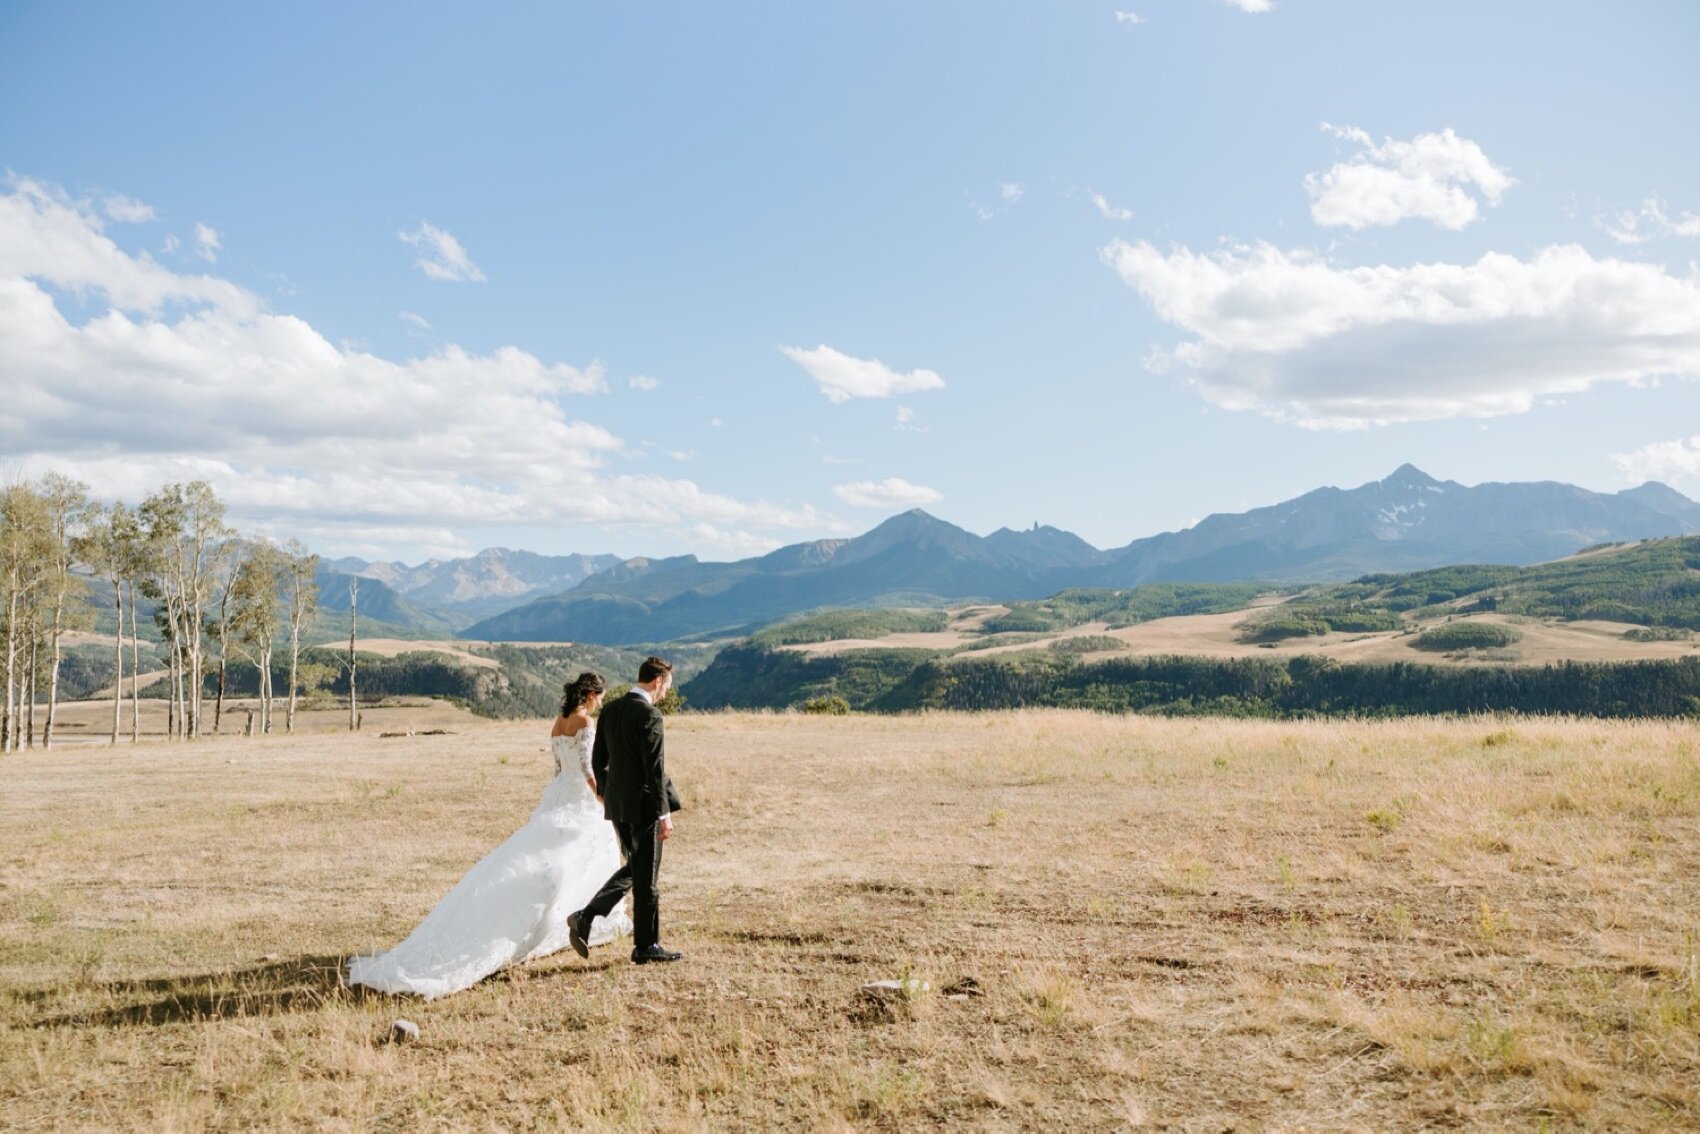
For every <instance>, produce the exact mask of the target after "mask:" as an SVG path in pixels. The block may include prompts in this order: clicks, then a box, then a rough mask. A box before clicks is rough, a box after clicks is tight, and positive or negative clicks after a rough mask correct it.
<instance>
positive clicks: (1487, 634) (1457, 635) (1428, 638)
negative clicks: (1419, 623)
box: [1411, 622, 1523, 651]
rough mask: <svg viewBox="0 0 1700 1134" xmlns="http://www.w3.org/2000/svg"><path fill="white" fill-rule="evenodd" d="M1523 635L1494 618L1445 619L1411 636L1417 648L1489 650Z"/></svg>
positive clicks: (1509, 642)
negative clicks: (1458, 620)
mask: <svg viewBox="0 0 1700 1134" xmlns="http://www.w3.org/2000/svg"><path fill="white" fill-rule="evenodd" d="M1522 637H1523V632H1522V631H1521V630H1518V629H1516V628H1515V627H1511V626H1506V625H1503V624H1501V623H1498V622H1448V623H1446V624H1445V625H1442V626H1436V627H1434V628H1433V629H1432V630H1424V631H1423V632H1422V633H1421V634H1418V635H1417V636H1416V637H1415V638H1413V639H1412V640H1411V645H1413V646H1415V647H1416V648H1417V649H1419V650H1435V651H1445V650H1493V649H1501V648H1503V647H1505V646H1509V645H1511V643H1513V642H1515V641H1517V640H1519V639H1520V638H1522Z"/></svg>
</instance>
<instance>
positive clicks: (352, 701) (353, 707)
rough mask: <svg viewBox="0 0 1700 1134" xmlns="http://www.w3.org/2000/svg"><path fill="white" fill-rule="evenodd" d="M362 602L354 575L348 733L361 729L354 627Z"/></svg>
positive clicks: (350, 589)
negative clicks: (356, 612) (355, 678)
mask: <svg viewBox="0 0 1700 1134" xmlns="http://www.w3.org/2000/svg"><path fill="white" fill-rule="evenodd" d="M359 601H360V576H358V575H353V576H350V577H349V580H348V731H349V732H354V731H355V730H357V729H358V728H359V727H360V712H359V709H358V708H357V703H358V698H357V697H356V695H355V692H354V671H355V668H356V659H355V656H354V626H355V618H356V615H355V608H356V607H357V605H358V604H359Z"/></svg>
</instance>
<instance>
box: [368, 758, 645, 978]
mask: <svg viewBox="0 0 1700 1134" xmlns="http://www.w3.org/2000/svg"><path fill="white" fill-rule="evenodd" d="M594 733H595V726H594V725H591V726H587V727H585V728H582V729H580V730H579V732H578V735H576V736H572V737H567V736H557V737H554V738H552V739H551V740H550V747H551V748H553V749H554V753H555V778H554V779H552V780H550V781H549V786H547V787H546V788H544V789H543V799H542V801H541V802H539V803H538V805H537V809H536V810H535V811H533V812H532V813H531V818H530V819H529V820H527V821H526V824H525V826H523V827H521V828H520V829H519V830H518V831H515V832H514V833H513V835H512V836H510V837H509V838H508V840H507V841H506V842H504V843H503V844H502V845H501V846H499V847H497V848H496V849H495V850H493V851H491V852H490V853H489V854H487V855H485V856H484V857H483V858H482V859H481V860H480V861H479V862H478V864H477V865H476V866H474V867H473V868H472V869H471V870H468V871H467V872H466V875H465V877H463V878H462V879H461V880H460V881H459V882H457V883H455V885H454V888H453V889H451V890H450V891H449V892H448V893H447V894H445V895H443V900H442V901H440V902H438V903H437V907H436V908H435V909H433V910H432V911H431V912H430V913H429V914H426V915H425V920H424V921H422V922H420V923H419V927H418V928H417V929H415V930H414V931H413V932H412V933H410V934H408V936H407V940H405V941H403V942H402V943H401V944H399V945H397V946H396V947H395V948H393V949H391V950H390V951H389V952H387V953H379V954H378V955H376V956H360V957H352V958H350V959H349V962H348V983H349V984H350V985H357V984H359V985H365V986H366V987H368V988H375V989H377V990H378V991H380V992H389V993H403V992H407V993H413V994H414V995H416V996H422V997H424V998H425V999H426V1000H430V999H433V998H434V997H438V996H446V995H448V994H449V993H451V992H459V991H460V990H461V989H463V988H469V987H471V986H472V985H474V984H477V983H478V982H479V981H481V980H483V979H484V978H485V977H487V976H489V975H490V974H491V973H493V972H495V971H496V970H497V969H500V968H504V967H505V966H507V965H511V964H515V963H516V962H519V961H524V960H528V959H530V958H532V957H542V956H545V955H547V954H549V953H553V952H555V951H556V950H558V949H561V948H563V947H565V946H566V945H567V944H568V941H567V915H568V914H570V913H573V912H575V911H577V910H578V909H580V908H581V907H583V906H584V904H585V903H586V902H588V901H590V899H591V897H592V896H593V895H594V894H595V893H596V892H597V891H598V890H599V889H601V888H602V883H604V882H606V881H607V880H608V876H609V875H610V874H612V873H614V871H615V870H617V869H618V868H619V866H620V844H619V841H618V839H616V838H615V835H614V827H613V825H612V824H611V823H609V822H608V820H607V819H605V818H604V817H603V815H602V804H601V803H599V802H598V801H597V799H596V796H595V795H594V794H593V793H592V792H591V790H590V788H589V786H588V785H586V783H585V777H586V776H587V775H589V770H590V746H591V744H592V738H593V735H594ZM631 929H632V922H631V916H630V914H629V913H627V911H626V906H625V904H624V903H622V904H621V905H620V906H619V907H618V908H616V909H615V911H614V913H613V914H612V915H611V916H609V917H605V918H598V919H597V920H596V924H595V925H594V926H592V928H591V935H590V943H591V944H592V945H597V944H602V943H604V942H607V941H611V940H613V939H614V938H615V937H617V936H620V935H621V934H626V933H630V932H631Z"/></svg>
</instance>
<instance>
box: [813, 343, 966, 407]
mask: <svg viewBox="0 0 1700 1134" xmlns="http://www.w3.org/2000/svg"><path fill="white" fill-rule="evenodd" d="M779 350H780V352H781V353H782V354H784V355H785V357H786V358H789V359H790V360H791V361H792V362H795V363H796V364H797V365H798V366H801V367H802V368H803V369H804V370H807V371H808V372H809V376H810V377H812V378H813V379H814V380H815V382H816V384H818V385H819V386H820V392H821V393H823V394H825V395H826V397H827V400H828V401H831V402H847V401H849V400H850V399H851V398H889V397H893V396H895V395H897V394H908V393H913V392H915V391H918V390H940V389H943V388H944V379H943V378H940V377H939V376H938V375H937V374H935V373H933V372H932V371H931V370H911V371H909V372H908V373H903V372H901V371H897V370H893V369H891V367H889V366H887V365H886V364H885V363H883V362H881V361H879V360H878V359H862V358H853V357H851V356H850V355H848V354H845V353H843V352H842V351H837V350H834V349H832V348H831V347H829V346H826V345H824V344H822V345H821V346H818V347H815V348H814V349H813V350H804V349H803V348H801V347H788V346H782V347H780V348H779Z"/></svg>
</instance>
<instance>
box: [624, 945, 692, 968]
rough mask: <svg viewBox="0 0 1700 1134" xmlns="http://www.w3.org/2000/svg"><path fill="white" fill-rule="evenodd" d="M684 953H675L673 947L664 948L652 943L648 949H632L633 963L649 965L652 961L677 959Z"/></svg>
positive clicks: (657, 962)
mask: <svg viewBox="0 0 1700 1134" xmlns="http://www.w3.org/2000/svg"><path fill="white" fill-rule="evenodd" d="M683 956H684V954H683V953H675V952H673V950H671V949H663V948H662V947H661V946H659V945H651V946H650V947H649V948H647V949H633V950H632V964H634V965H647V964H650V963H651V962H654V963H656V964H659V963H660V962H662V961H677V960H678V959H679V958H680V957H683Z"/></svg>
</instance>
